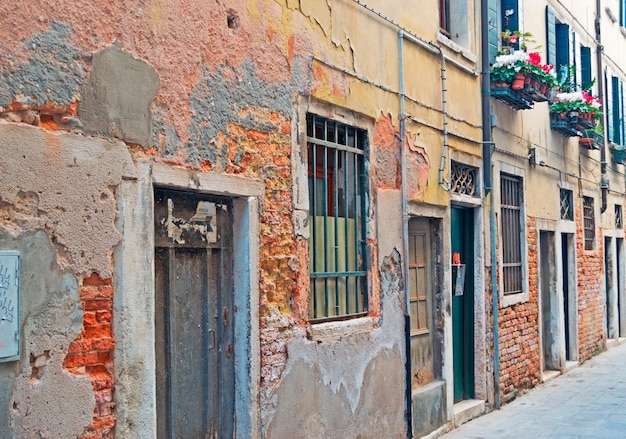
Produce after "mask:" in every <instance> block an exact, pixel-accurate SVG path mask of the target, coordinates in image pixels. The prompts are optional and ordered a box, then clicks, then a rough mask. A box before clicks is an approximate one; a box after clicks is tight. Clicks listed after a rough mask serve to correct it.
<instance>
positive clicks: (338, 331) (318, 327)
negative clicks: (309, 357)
mask: <svg viewBox="0 0 626 439" xmlns="http://www.w3.org/2000/svg"><path fill="white" fill-rule="evenodd" d="M377 323H378V319H374V318H372V317H359V318H356V319H352V320H343V321H340V322H325V323H314V324H312V325H309V326H308V328H307V336H308V338H309V339H310V340H312V341H316V342H319V343H322V342H332V341H340V340H341V339H343V338H344V337H348V336H352V335H356V334H360V333H363V332H370V331H371V330H372V329H374V328H375V327H376V326H377Z"/></svg>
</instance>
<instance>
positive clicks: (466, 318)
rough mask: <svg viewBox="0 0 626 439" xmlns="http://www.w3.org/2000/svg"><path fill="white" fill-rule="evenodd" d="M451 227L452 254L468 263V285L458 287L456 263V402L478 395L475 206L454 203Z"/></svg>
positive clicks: (454, 298) (453, 322)
mask: <svg viewBox="0 0 626 439" xmlns="http://www.w3.org/2000/svg"><path fill="white" fill-rule="evenodd" d="M450 228H451V240H452V243H451V245H452V254H453V255H454V254H455V253H458V259H459V260H460V264H461V265H465V276H464V280H465V285H464V288H463V289H462V290H461V289H457V288H455V285H456V277H457V272H458V270H459V267H458V266H454V265H453V267H452V279H451V280H452V284H451V285H452V357H453V361H452V364H453V372H454V373H453V380H454V402H458V401H461V400H463V399H470V398H474V278H473V272H474V270H473V267H474V250H475V249H474V220H473V210H471V209H464V208H460V207H453V208H452V209H451V212H450ZM454 262H459V261H454ZM461 293H462V294H461Z"/></svg>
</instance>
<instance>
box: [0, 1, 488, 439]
mask: <svg viewBox="0 0 626 439" xmlns="http://www.w3.org/2000/svg"><path fill="white" fill-rule="evenodd" d="M379 3H380V2H379ZM431 4H432V7H428V8H425V7H424V5H422V4H417V3H415V4H411V5H405V4H404V3H401V2H387V3H385V2H382V3H381V4H379V5H377V7H379V8H380V9H381V12H382V14H383V15H385V16H387V17H390V18H391V19H392V20H395V21H397V22H399V23H401V24H402V25H403V26H405V27H407V28H408V29H409V30H411V31H413V32H414V33H416V34H418V35H421V36H422V37H423V38H424V39H425V40H428V41H436V33H437V23H436V20H434V14H435V13H434V12H433V11H435V10H436V7H435V5H436V3H435V2H434V0H430V3H429V6H430V5H431ZM398 5H401V6H402V7H398ZM423 9H425V10H427V11H428V13H427V15H420V13H422V12H424V11H423ZM416 17H421V18H420V19H416ZM23 23H29V26H28V27H26V26H23ZM0 49H1V50H0V51H1V52H2V53H3V57H2V58H1V59H0V117H1V118H3V119H5V120H7V121H10V122H12V123H14V125H11V126H8V125H7V126H4V125H0V130H2V131H0V139H2V138H5V139H9V140H7V142H6V144H4V143H2V144H0V146H1V147H2V148H3V151H6V153H7V156H9V157H11V160H10V161H9V162H7V168H6V173H7V176H8V177H7V179H6V180H1V181H0V201H1V202H2V204H1V205H0V208H2V209H3V211H4V212H6V214H5V215H4V216H3V217H2V224H4V226H5V227H6V229H7V230H8V231H9V232H10V233H11V234H14V235H18V236H20V235H22V234H24V233H29V232H32V231H45V232H46V234H47V235H48V236H49V237H50V239H51V241H52V243H53V245H54V248H55V250H56V252H57V260H58V263H59V265H60V266H61V267H62V268H63V269H67V270H70V271H71V272H72V273H73V275H74V276H75V277H76V278H77V279H80V278H81V277H84V276H88V275H90V274H91V272H92V271H95V272H97V273H98V274H99V275H100V278H102V279H103V280H104V279H108V278H110V277H111V276H112V275H113V274H114V275H115V276H117V277H118V278H117V279H115V278H114V280H113V284H114V285H115V286H116V288H115V294H120V292H119V291H118V287H120V288H126V287H127V286H129V285H134V283H133V282H137V281H136V280H135V281H131V280H130V279H128V278H129V277H131V276H132V275H133V274H132V273H129V272H128V271H125V267H121V266H120V265H119V264H121V263H122V262H120V260H125V259H123V258H126V257H128V258H130V256H128V255H133V257H136V258H137V260H138V261H140V262H137V263H141V262H143V263H148V264H149V263H151V261H149V260H144V259H142V256H143V257H145V258H147V256H145V255H144V253H141V251H142V250H143V247H142V244H143V245H146V242H148V245H149V241H145V240H144V241H141V242H139V241H140V240H139V238H137V237H133V239H130V238H129V239H128V242H126V243H124V244H125V245H126V244H128V245H129V246H131V247H126V248H125V249H124V251H118V252H117V253H115V255H114V254H113V253H112V248H113V247H114V246H116V245H117V244H118V242H119V241H120V238H121V237H120V234H119V232H118V231H117V229H116V228H115V225H114V224H116V221H117V223H118V224H120V220H119V214H120V212H119V211H117V210H116V209H121V210H125V211H126V212H128V211H129V210H131V209H133V208H137V209H138V210H137V212H134V213H133V214H134V215H136V217H135V216H132V217H133V219H134V220H136V221H137V222H138V223H141V224H145V225H147V226H150V222H149V221H147V220H146V218H147V217H148V216H149V215H150V214H151V213H149V212H146V211H145V206H146V205H147V204H143V202H144V201H145V200H146V197H148V196H149V195H150V193H151V184H152V182H151V181H149V179H148V180H145V181H144V180H143V179H144V177H145V176H142V177H141V178H142V180H141V183H140V185H139V186H140V187H141V190H140V191H139V190H138V191H139V192H137V193H135V192H133V190H130V189H129V187H130V186H132V184H131V183H128V182H129V181H134V180H133V179H135V178H136V175H135V172H134V165H133V161H135V162H139V161H146V162H159V164H162V163H167V164H169V165H171V166H180V167H184V168H188V169H192V170H193V171H194V172H195V171H198V172H207V173H214V174H216V175H220V174H239V175H241V176H243V177H247V178H250V179H255V180H261V181H263V182H264V193H263V194H262V196H260V198H259V200H258V205H259V218H258V221H259V227H258V229H259V234H258V235H259V251H258V253H259V258H258V259H259V270H258V274H259V279H258V294H257V296H258V297H257V298H255V300H256V299H258V314H259V326H260V334H259V339H260V341H261V343H260V346H261V350H262V352H261V355H260V366H259V367H260V369H261V376H260V377H257V376H255V377H252V379H253V380H255V379H256V380H258V381H259V386H260V391H261V397H260V402H259V404H260V412H261V416H262V417H263V420H264V422H263V427H262V429H263V431H265V432H266V433H267V434H268V435H269V436H273V437H281V434H283V433H284V434H287V433H290V431H289V430H288V429H286V428H287V426H286V424H287V420H288V419H290V417H291V416H292V412H293V407H294V403H295V402H298V401H297V400H295V399H294V396H293V395H289V393H290V392H291V390H289V389H296V383H297V382H298V377H302V376H304V375H303V374H306V373H309V372H311V373H314V375H315V376H316V378H317V379H318V382H319V383H321V388H320V389H319V392H318V393H316V394H315V395H313V396H311V398H310V399H307V400H306V404H305V403H304V400H303V401H302V404H303V406H305V407H307V408H308V409H310V411H313V412H315V411H317V412H318V413H324V414H325V415H328V416H330V418H329V419H327V420H326V421H325V423H324V424H323V425H320V429H319V430H318V431H317V432H318V433H319V434H328V435H331V436H332V435H335V433H336V434H338V435H340V436H341V435H347V436H350V435H352V434H361V435H362V436H363V437H375V436H376V435H378V436H383V437H396V436H397V437H402V436H403V434H404V433H403V432H404V429H405V427H406V426H405V425H404V415H403V413H404V400H403V394H404V393H403V391H402V388H403V385H404V384H403V383H404V380H403V376H404V372H403V370H404V356H405V353H404V348H403V346H404V343H403V340H404V333H403V331H404V315H403V311H402V309H403V308H402V307H403V306H404V305H403V301H404V298H403V297H401V294H400V293H401V287H400V286H399V285H400V284H399V282H400V280H399V278H398V276H399V274H400V273H401V264H402V260H401V259H402V255H400V254H398V253H397V250H396V249H399V248H401V244H400V243H397V242H396V240H395V238H396V237H395V236H394V237H393V238H394V241H393V242H394V243H393V244H391V243H390V241H385V239H386V238H388V237H389V235H388V234H386V233H385V232H384V229H385V227H384V226H385V224H382V226H383V227H378V225H377V224H376V223H375V221H376V219H375V217H376V215H377V212H376V206H373V207H372V209H371V213H372V215H373V221H372V224H371V225H370V230H372V232H371V233H370V240H371V242H369V243H368V245H369V248H371V249H372V253H373V256H372V260H373V269H372V274H371V276H372V296H373V297H372V302H371V304H372V309H373V311H372V312H371V314H372V315H370V316H369V320H368V323H367V324H366V325H365V327H359V328H356V329H355V330H354V331H352V332H350V331H349V333H345V335H343V336H341V340H334V341H325V342H323V343H321V344H318V343H317V342H312V341H310V340H309V339H308V338H307V336H306V335H305V332H306V326H305V325H306V321H307V318H308V317H307V316H308V309H307V306H308V305H307V303H308V298H307V288H308V248H307V240H306V239H307V237H308V224H307V220H308V212H307V208H308V199H307V193H308V191H307V190H306V180H307V176H306V160H305V161H304V163H295V164H294V161H297V160H299V159H300V158H301V157H300V155H299V151H298V150H297V147H294V145H297V146H302V145H303V144H304V143H305V141H304V138H303V134H304V133H303V132H302V131H301V127H300V126H299V125H298V120H296V119H297V118H298V116H297V115H298V114H302V113H304V112H306V111H307V110H308V109H309V106H308V104H309V103H310V101H311V100H314V99H318V100H320V101H323V102H326V103H329V104H333V105H336V111H337V113H336V115H337V116H338V117H341V114H342V112H351V113H354V114H357V115H358V117H360V118H362V119H367V120H368V121H369V122H368V123H370V124H371V126H372V127H373V125H374V123H375V124H376V127H375V129H374V128H372V130H371V133H370V134H371V138H373V140H374V142H373V144H372V145H370V151H369V152H368V153H369V157H368V159H369V162H370V165H371V168H370V172H371V191H370V193H371V194H372V197H373V196H374V195H375V194H376V193H377V191H378V190H379V189H385V190H392V191H397V190H398V189H399V188H400V184H401V182H400V168H399V166H398V161H399V158H400V148H406V149H407V151H408V153H407V157H408V162H409V163H408V170H409V174H410V175H411V178H410V181H409V195H410V198H411V200H413V201H418V202H420V203H421V202H424V203H428V204H429V205H432V206H447V205H448V202H449V199H448V196H447V194H445V193H444V192H443V191H442V190H441V189H440V188H439V187H438V186H437V166H436V165H437V164H438V163H439V160H440V158H441V152H442V150H443V145H442V133H441V129H442V127H443V119H442V113H441V106H442V96H441V87H440V84H441V82H440V70H439V59H438V58H437V57H436V56H433V55H432V54H430V53H428V52H426V51H424V50H423V49H420V48H419V47H417V46H414V45H411V44H407V45H406V48H405V53H404V56H405V72H406V73H407V74H406V76H405V81H406V84H405V86H406V93H407V98H408V99H407V102H406V105H407V113H408V114H410V115H411V116H412V117H411V119H407V126H406V133H405V134H406V139H407V142H406V144H405V145H400V142H399V141H398V138H399V116H400V115H399V106H400V105H399V93H398V91H399V89H400V83H399V71H398V68H399V64H398V56H399V53H398V29H397V28H395V27H394V26H392V25H390V24H388V23H385V22H384V20H382V19H380V17H376V16H374V15H372V14H370V13H369V12H367V11H366V10H365V9H364V8H362V7H360V6H358V5H357V4H356V3H355V2H350V1H343V0H228V1H226V2H218V1H202V0H191V1H189V2H184V3H180V2H173V1H169V0H165V1H161V0H149V1H147V2H143V3H140V4H138V3H132V2H128V1H120V2H113V3H111V2H103V3H94V4H89V5H81V6H77V5H76V4H75V3H72V2H65V3H58V4H55V5H54V7H51V6H50V5H49V4H48V3H46V2H42V1H40V0H34V1H33V2H28V3H26V2H22V3H19V4H15V3H10V4H9V3H7V2H4V3H1V4H0ZM451 55H452V56H454V57H457V58H460V55H458V54H456V53H454V54H451ZM312 57H315V58H316V59H315V60H313V59H312ZM462 61H463V62H468V61H467V60H462ZM468 64H470V65H471V64H472V63H471V62H468ZM409 72H411V74H408V73H409ZM362 78H365V79H366V80H367V81H363V80H362ZM448 88H449V90H450V91H451V94H452V95H457V96H461V95H462V96H464V97H466V98H467V100H468V101H475V102H478V101H479V82H478V80H477V78H476V77H473V76H468V75H466V74H465V73H462V72H460V71H458V70H457V69H453V68H451V69H449V71H448ZM448 110H449V119H448V123H449V125H448V126H449V127H450V130H451V134H453V133H456V134H458V135H459V136H458V137H456V138H454V139H455V144H454V145H452V147H458V148H461V149H463V150H466V151H467V152H468V153H469V154H473V155H479V154H480V151H481V145H480V144H476V143H474V142H472V139H478V138H479V136H480V129H479V126H478V124H479V121H480V111H479V108H478V106H468V105H456V104H454V103H451V104H450V105H449V107H448ZM126 122H128V124H125V123H126ZM17 123H22V124H30V125H38V126H40V127H41V128H44V129H45V130H46V131H44V130H38V129H34V128H25V127H24V126H23V125H20V126H19V128H16V126H17V125H16V124H17ZM56 130H63V131H73V132H75V133H76V134H75V135H71V136H69V135H67V134H64V135H59V134H52V133H51V131H56ZM81 132H83V133H93V134H95V135H97V136H101V137H102V138H101V139H96V138H91V137H85V136H81V135H80V134H78V133H81ZM22 133H23V134H22ZM111 137H113V138H117V139H121V140H123V141H124V142H126V143H125V144H124V143H122V142H119V141H111V142H109V141H108V140H106V139H107V138H111ZM451 138H453V137H452V136H451ZM25 145H26V146H25ZM137 145H139V146H140V147H137ZM131 157H132V159H131ZM44 163H45V166H42V164H44ZM8 164H10V166H9V165H8ZM87 169H89V171H87ZM0 170H3V171H4V169H1V168H0ZM303 172H304V174H303V175H302V173H303ZM294 174H299V175H294ZM145 178H147V177H145ZM122 180H126V182H127V183H128V184H126V186H125V189H123V190H122V191H118V190H117V189H118V187H119V185H120V182H121V181H122ZM7 182H9V183H7ZM10 182H19V184H17V183H16V184H12V183H10ZM43 182H45V184H44V183H43ZM301 184H304V186H303V187H302V188H298V187H295V186H298V185H301ZM189 187H192V188H193V187H194V186H193V185H189ZM195 187H196V188H197V186H195ZM219 190H221V191H224V193H228V188H220V189H219ZM120 193H121V195H122V196H124V197H127V198H125V199H124V200H122V201H121V202H120V203H118V204H116V202H115V199H114V196H115V195H117V196H120ZM370 204H372V205H373V204H374V202H373V198H372V200H370ZM385 206H387V207H389V209H388V211H386V212H385V214H386V215H388V217H390V220H392V221H397V220H398V219H399V218H400V209H401V206H400V203H399V202H397V201H396V200H393V201H389V202H388V203H387V204H385ZM385 221H387V218H386V219H385ZM396 225H397V224H396ZM120 228H122V227H121V225H120ZM394 230H395V231H396V232H397V230H396V229H394ZM379 243H380V247H379V245H378V244H379ZM378 249H380V250H378ZM383 249H384V250H383ZM118 250H119V247H118ZM379 251H380V252H379ZM114 257H118V258H120V260H117V261H116V260H113V258H114ZM131 259H132V258H131ZM133 260H134V259H133ZM379 261H380V262H379ZM114 268H115V269H114ZM143 287H144V289H142V290H141V291H142V294H148V293H149V292H148V291H147V290H145V288H146V287H145V285H143ZM256 287H257V286H255V288H256ZM252 290H253V291H255V292H257V290H256V289H254V288H253V289H252ZM127 299H129V298H128V297H117V296H116V297H114V299H113V300H114V303H115V304H117V305H118V306H119V304H124V306H133V307H135V306H138V304H136V303H135V302H133V300H128V301H127ZM255 303H256V302H255ZM145 306H146V307H147V308H146V309H143V308H142V309H141V310H140V311H138V314H140V315H141V318H142V319H144V318H145V321H146V322H148V323H147V324H149V322H150V318H151V315H152V314H151V309H149V303H148V305H145ZM126 311H127V309H125V308H124V307H121V306H120V307H118V308H116V312H120V313H123V312H126ZM256 311H257V310H255V312H256ZM113 317H114V319H115V318H117V317H119V316H117V317H116V316H115V314H114V316H113ZM122 317H127V316H126V315H124V316H122ZM120 321H124V322H125V323H126V322H127V321H126V320H120ZM142 321H143V320H142ZM136 324H138V323H137V322H133V323H132V324H131V323H128V327H124V328H121V330H119V331H118V332H117V336H118V337H120V338H122V339H123V340H118V341H116V343H118V342H119V349H118V350H117V351H116V352H117V353H119V354H120V358H116V361H118V364H120V365H122V366H124V367H125V366H128V369H126V370H122V371H116V377H117V378H119V379H120V380H126V379H127V380H128V381H124V382H120V383H118V385H119V388H120V389H123V392H125V394H132V393H133V391H134V390H135V389H140V390H141V391H142V392H143V391H144V389H145V388H149V387H150V383H151V382H152V381H151V379H152V378H153V377H151V376H150V373H151V372H150V371H151V369H150V368H151V363H150V362H151V358H150V357H149V356H146V357H145V359H146V361H145V362H144V363H142V362H141V361H138V362H136V363H135V362H134V359H135V357H136V356H137V355H134V354H136V352H135V351H134V349H133V348H132V346H129V343H130V341H129V340H127V339H126V338H127V337H128V335H129V334H135V333H140V334H143V332H142V331H143V329H142V328H138V327H137V326H133V325H136ZM338 326H339V327H341V326H342V325H341V324H338ZM135 331H136V332H135ZM252 332H254V331H252ZM340 332H341V331H340ZM146 333H147V334H149V333H150V328H148V329H147V330H146ZM258 341H259V340H256V339H255V340H252V342H253V343H256V342H258ZM256 344H259V343H256ZM116 346H117V345H116ZM128 358H132V359H133V361H132V362H131V361H130V360H129V362H128V363H124V361H126V360H127V359H128ZM338 358H339V359H341V360H342V361H340V362H339V361H337V359H338ZM135 372H136V373H137V374H140V375H141V376H139V377H137V378H136V379H135V378H134V377H131V375H133V374H134V373H135ZM385 380H386V381H385ZM311 390H312V391H313V390H315V389H311ZM146 392H147V391H146ZM380 400H384V404H378V406H376V407H375V404H376V403H377V402H379V401H380ZM152 402H153V400H152V399H150V398H146V399H145V400H142V401H137V402H134V401H133V402H132V403H127V402H126V401H125V402H124V403H122V404H120V411H119V416H120V418H121V419H120V420H119V431H120V434H122V435H123V434H126V433H128V432H131V433H128V434H132V432H134V431H137V429H139V428H141V427H143V425H141V426H138V425H133V422H132V419H136V418H141V415H144V414H145V415H146V418H144V419H145V422H146V428H147V429H149V428H152V427H153V425H152V424H150V425H148V423H150V422H151V419H150V418H149V416H151V414H152V411H151V410H152V409H153V406H152ZM137 414H140V416H137ZM335 414H336V416H335ZM364 414H366V415H367V416H362V415H364ZM331 415H332V416H331ZM251 417H254V415H251ZM363 417H369V418H370V420H369V421H367V422H365V423H363V424H362V425H358V426H356V427H354V428H355V430H354V431H347V430H344V429H343V428H344V425H342V423H341V422H340V421H339V420H341V419H351V418H354V419H360V418H363ZM129 419H131V420H130V421H129ZM378 420H384V422H382V421H381V422H378V423H377V421H378ZM385 426H387V427H388V429H385V428H387V427H385ZM282 437H285V436H282Z"/></svg>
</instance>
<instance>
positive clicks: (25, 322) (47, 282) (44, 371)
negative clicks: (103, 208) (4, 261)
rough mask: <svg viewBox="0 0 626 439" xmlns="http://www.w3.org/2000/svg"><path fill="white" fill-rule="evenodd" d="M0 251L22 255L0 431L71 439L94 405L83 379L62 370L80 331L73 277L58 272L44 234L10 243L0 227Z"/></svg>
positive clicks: (4, 366) (2, 368)
mask: <svg viewBox="0 0 626 439" xmlns="http://www.w3.org/2000/svg"><path fill="white" fill-rule="evenodd" d="M0 248H2V249H16V250H19V251H20V252H21V256H22V257H21V303H20V308H21V312H20V314H21V315H20V322H21V325H20V327H21V328H22V330H21V348H20V351H21V352H20V354H21V360H20V361H19V362H9V363H0V383H1V385H0V387H1V388H2V389H3V390H5V391H4V392H2V394H0V430H1V431H2V432H3V437H6V438H7V439H9V438H15V439H18V438H30V437H41V438H50V439H52V438H60V437H67V438H71V437H76V436H78V435H80V434H81V433H82V432H83V430H84V428H85V427H86V426H87V425H89V423H90V422H91V419H92V416H93V408H94V404H95V398H94V394H93V390H92V387H91V382H90V381H89V379H88V378H87V377H84V376H77V375H73V374H71V373H68V372H67V371H65V370H64V369H63V367H62V366H63V360H64V358H65V355H66V353H67V349H68V346H69V344H70V342H72V341H73V340H74V338H75V337H76V336H77V335H78V334H79V333H80V331H81V329H82V318H83V312H82V307H81V305H80V301H79V299H78V284H77V282H76V278H75V277H74V276H72V274H71V273H70V272H69V271H66V270H62V269H61V268H60V267H59V265H58V264H57V260H56V254H55V249H54V247H53V246H52V243H51V241H50V239H49V238H48V236H47V235H46V234H45V233H44V232H41V231H39V232H35V233H33V232H29V233H25V234H23V235H22V236H21V237H20V238H12V237H11V236H10V235H9V234H7V232H6V229H4V228H1V229H0ZM68 395H71V398H68Z"/></svg>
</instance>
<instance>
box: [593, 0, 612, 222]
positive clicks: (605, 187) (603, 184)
mask: <svg viewBox="0 0 626 439" xmlns="http://www.w3.org/2000/svg"><path fill="white" fill-rule="evenodd" d="M601 17H602V10H601V9H600V0H596V19H595V27H596V44H597V47H596V62H597V64H598V68H597V72H598V76H597V78H596V81H597V83H598V98H600V102H602V105H603V108H602V109H603V110H604V105H605V103H604V95H603V93H602V92H603V91H604V72H603V71H602V51H603V47H602V41H601V38H600V37H601V35H600V34H601V32H600V24H601ZM605 115H606V111H603V112H602V117H601V118H600V126H602V132H605V131H604V127H605V126H606V124H605V123H604V118H605ZM604 137H605V140H604V142H603V144H602V148H600V175H601V176H600V188H601V190H602V205H601V206H600V212H601V213H603V212H604V211H605V210H606V207H607V200H606V198H607V192H608V191H609V181H608V179H607V176H606V133H605V136H604Z"/></svg>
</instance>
